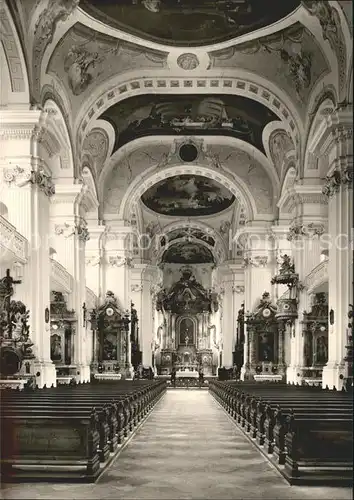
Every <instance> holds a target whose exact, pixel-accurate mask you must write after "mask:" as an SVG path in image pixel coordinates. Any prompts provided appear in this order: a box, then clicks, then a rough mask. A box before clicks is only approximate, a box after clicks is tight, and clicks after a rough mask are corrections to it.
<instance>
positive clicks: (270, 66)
mask: <svg viewBox="0 0 354 500" xmlns="http://www.w3.org/2000/svg"><path fill="white" fill-rule="evenodd" d="M210 56H211V60H212V66H213V67H214V68H222V67H230V66H231V67H242V68H244V69H248V70H251V71H252V70H254V68H255V67H257V72H258V73H259V74H261V75H264V76H266V77H267V78H269V79H270V80H273V81H276V83H277V84H278V85H279V86H280V87H281V88H284V89H285V90H287V92H288V93H289V95H292V96H294V98H295V99H296V101H297V102H298V104H299V105H302V107H303V109H305V104H306V99H307V98H308V96H309V95H310V93H311V90H312V89H313V87H314V85H315V84H316V82H317V81H318V79H319V78H320V77H321V76H323V75H324V73H325V71H328V65H327V62H326V60H325V58H324V55H323V53H322V51H321V49H320V47H319V45H318V44H317V42H316V41H315V38H314V37H313V35H312V34H311V33H310V32H309V31H308V30H307V29H306V28H304V26H302V24H300V23H296V24H294V25H293V26H291V27H289V28H286V29H285V30H282V31H280V32H278V33H275V34H273V35H269V36H266V37H263V38H259V39H256V40H252V41H250V42H245V43H242V44H240V45H235V46H233V47H230V48H228V49H223V50H220V51H216V52H212V53H210Z"/></svg>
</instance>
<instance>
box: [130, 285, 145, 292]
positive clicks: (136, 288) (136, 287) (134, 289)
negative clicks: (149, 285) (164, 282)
mask: <svg viewBox="0 0 354 500" xmlns="http://www.w3.org/2000/svg"><path fill="white" fill-rule="evenodd" d="M130 290H131V291H132V292H141V291H142V290H143V285H142V284H141V283H137V284H135V285H131V287H130Z"/></svg>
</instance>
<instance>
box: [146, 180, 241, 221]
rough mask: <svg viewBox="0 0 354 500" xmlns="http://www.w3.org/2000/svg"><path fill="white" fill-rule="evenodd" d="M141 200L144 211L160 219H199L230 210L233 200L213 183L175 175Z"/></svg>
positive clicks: (229, 193)
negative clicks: (146, 209)
mask: <svg viewBox="0 0 354 500" xmlns="http://www.w3.org/2000/svg"><path fill="white" fill-rule="evenodd" d="M141 200H142V202H143V203H144V205H145V206H146V207H147V208H149V209H150V210H153V211H154V212H157V213H158V214H161V215H169V216H179V217H193V216H198V217H201V216H204V215H214V214H217V213H219V212H221V211H223V210H225V209H227V208H229V207H231V205H232V204H233V203H234V201H235V196H234V195H233V194H232V193H231V192H230V191H229V190H228V189H226V188H225V187H224V186H222V185H221V184H219V183H218V182H216V181H214V180H213V179H208V178H206V177H202V176H198V175H175V176H173V177H169V178H168V179H164V180H163V181H160V182H158V183H156V184H155V185H154V186H152V187H151V188H150V189H148V190H147V191H146V192H145V193H144V194H143V195H142V197H141Z"/></svg>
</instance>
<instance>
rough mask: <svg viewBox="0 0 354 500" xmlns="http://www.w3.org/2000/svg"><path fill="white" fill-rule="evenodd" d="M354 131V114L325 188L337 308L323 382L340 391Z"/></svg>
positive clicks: (337, 139)
mask: <svg viewBox="0 0 354 500" xmlns="http://www.w3.org/2000/svg"><path fill="white" fill-rule="evenodd" d="M334 120H335V117H332V121H334ZM342 121H344V120H342ZM352 133H353V130H352V117H351V124H348V125H347V126H346V127H342V126H341V127H336V128H335V131H334V136H333V137H334V140H333V142H332V150H331V152H332V156H331V157H332V159H333V166H334V167H335V169H333V170H332V172H331V173H330V175H329V176H328V177H327V179H326V184H325V186H324V189H323V192H324V193H325V194H326V196H328V199H329V202H328V233H329V237H330V247H329V260H328V274H329V276H328V278H329V310H330V311H331V310H332V311H333V323H332V324H331V321H330V323H329V334H328V362H327V365H326V366H325V367H324V369H323V376H322V385H323V387H324V388H325V387H326V386H328V387H329V388H330V389H333V387H335V388H336V389H337V390H341V389H342V386H343V379H344V377H346V376H347V374H346V373H345V362H344V359H343V358H344V357H345V355H346V349H345V346H346V344H347V338H348V337H347V335H348V323H349V319H348V312H349V304H353V241H352V237H353V189H352V188H353V184H352V183H353V156H352V155H353V151H352V148H353V143H352Z"/></svg>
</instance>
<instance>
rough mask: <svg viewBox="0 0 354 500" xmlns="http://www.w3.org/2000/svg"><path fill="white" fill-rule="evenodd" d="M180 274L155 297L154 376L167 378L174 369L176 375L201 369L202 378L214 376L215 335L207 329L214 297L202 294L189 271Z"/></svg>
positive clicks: (215, 366)
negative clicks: (160, 317)
mask: <svg viewBox="0 0 354 500" xmlns="http://www.w3.org/2000/svg"><path fill="white" fill-rule="evenodd" d="M181 273H182V276H181V278H180V280H179V281H177V282H176V283H174V284H173V285H172V286H171V288H170V289H169V290H166V289H163V290H161V291H160V292H159V294H158V297H157V303H156V308H157V310H158V311H160V312H161V313H162V315H163V325H162V326H160V327H159V331H158V341H159V344H160V347H161V351H160V356H159V360H158V361H157V362H156V367H157V370H158V373H160V374H169V373H170V372H171V370H172V367H175V368H176V370H177V373H178V372H179V373H182V372H184V371H186V370H188V371H192V372H193V371H198V370H199V369H200V368H202V369H203V373H204V375H206V376H208V375H209V376H211V375H216V370H217V364H218V358H217V352H216V349H215V345H216V338H215V335H216V333H215V328H213V327H211V326H210V325H212V324H213V323H214V314H215V313H216V312H217V310H218V302H217V294H216V293H214V292H212V291H210V290H206V289H205V288H204V287H203V286H202V285H201V284H200V283H199V282H198V281H197V280H196V278H195V277H194V275H193V272H192V270H191V269H190V268H188V267H186V268H182V270H181Z"/></svg>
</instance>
